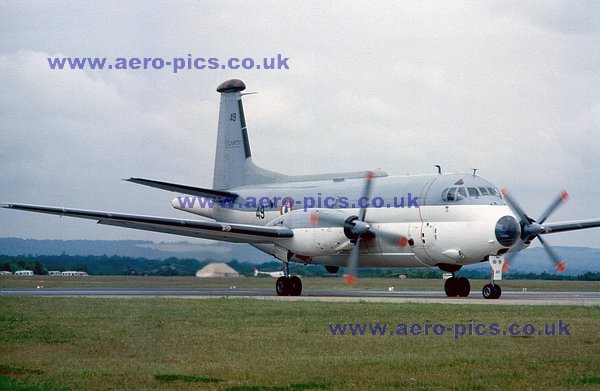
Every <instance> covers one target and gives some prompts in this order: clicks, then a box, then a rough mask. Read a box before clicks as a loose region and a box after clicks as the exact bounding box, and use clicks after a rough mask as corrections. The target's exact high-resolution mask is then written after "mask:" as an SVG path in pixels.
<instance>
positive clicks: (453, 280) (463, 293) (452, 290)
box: [444, 273, 471, 297]
mask: <svg viewBox="0 0 600 391" xmlns="http://www.w3.org/2000/svg"><path fill="white" fill-rule="evenodd" d="M444 290H445V291H446V296H448V297H456V296H458V297H467V296H469V293H471V283H470V282H469V279H468V278H466V277H454V273H452V277H450V278H448V279H447V280H446V283H445V285H444Z"/></svg>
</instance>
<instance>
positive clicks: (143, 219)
mask: <svg viewBox="0 0 600 391" xmlns="http://www.w3.org/2000/svg"><path fill="white" fill-rule="evenodd" d="M2 207H3V208H9V209H17V210H24V211H28V212H38V213H47V214H54V215H59V216H69V217H78V218H82V219H90V220H97V221H98V223H99V224H105V225H112V226H116V227H124V228H132V229H139V230H144V231H154V232H162V233H168V234H174V235H182V236H190V237H195V238H204V239H214V240H222V241H227V242H234V243H275V242H276V241H277V240H278V239H286V238H291V237H293V236H294V233H293V232H292V230H291V229H289V228H286V227H265V226H257V225H246V224H229V223H219V222H212V221H198V220H188V219H172V218H167V217H156V216H145V215H131V214H123V213H113V212H102V211H94V210H82V209H70V208H59V207H52V206H42V205H28V204H13V203H3V204H2Z"/></svg>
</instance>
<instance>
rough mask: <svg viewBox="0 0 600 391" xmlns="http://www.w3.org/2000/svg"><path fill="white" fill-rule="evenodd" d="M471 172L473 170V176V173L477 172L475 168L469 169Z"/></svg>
mask: <svg viewBox="0 0 600 391" xmlns="http://www.w3.org/2000/svg"><path fill="white" fill-rule="evenodd" d="M471 170H473V176H475V173H476V172H477V169H476V168H471Z"/></svg>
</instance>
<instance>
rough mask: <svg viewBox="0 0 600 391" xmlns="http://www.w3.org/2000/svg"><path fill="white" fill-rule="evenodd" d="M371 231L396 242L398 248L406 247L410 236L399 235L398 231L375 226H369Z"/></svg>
mask: <svg viewBox="0 0 600 391" xmlns="http://www.w3.org/2000/svg"><path fill="white" fill-rule="evenodd" d="M369 231H370V232H372V233H373V234H375V236H377V237H378V238H380V239H382V240H384V241H386V242H388V243H392V244H395V245H396V246H397V247H398V248H404V247H406V245H407V244H408V238H407V237H405V236H403V235H398V234H397V233H392V232H387V231H383V230H381V229H378V228H375V227H369Z"/></svg>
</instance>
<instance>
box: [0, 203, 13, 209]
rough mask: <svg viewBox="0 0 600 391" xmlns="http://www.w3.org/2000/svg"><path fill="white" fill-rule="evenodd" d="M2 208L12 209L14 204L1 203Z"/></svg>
mask: <svg viewBox="0 0 600 391" xmlns="http://www.w3.org/2000/svg"><path fill="white" fill-rule="evenodd" d="M0 207H2V208H12V204H11V203H8V202H1V203H0Z"/></svg>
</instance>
